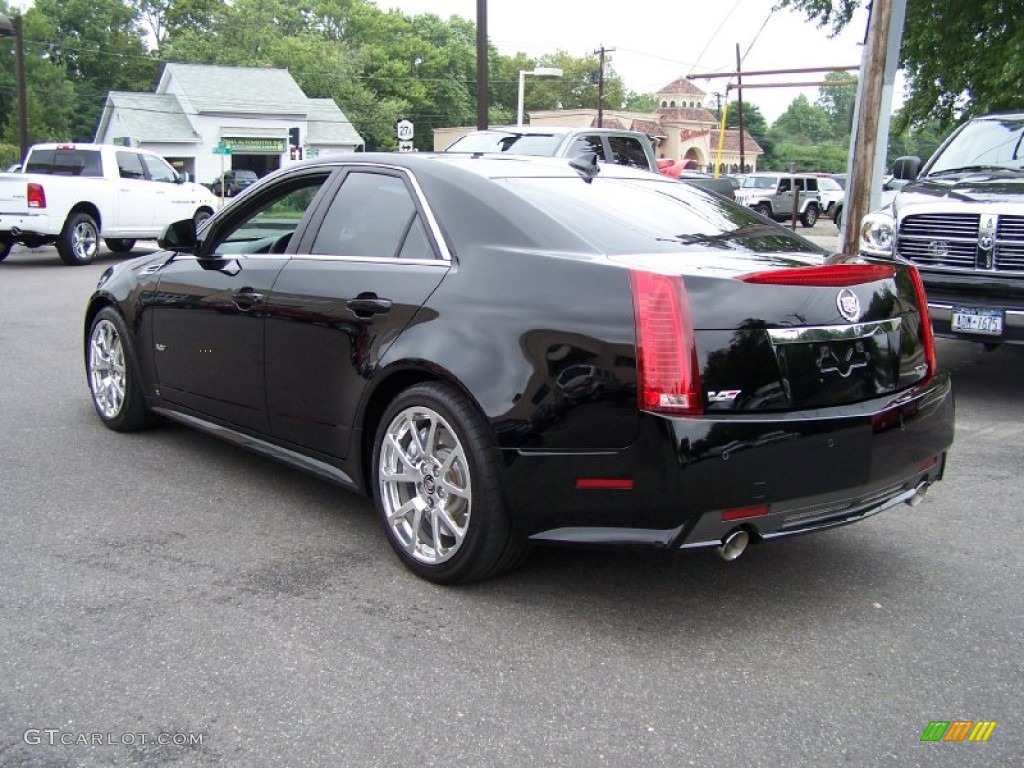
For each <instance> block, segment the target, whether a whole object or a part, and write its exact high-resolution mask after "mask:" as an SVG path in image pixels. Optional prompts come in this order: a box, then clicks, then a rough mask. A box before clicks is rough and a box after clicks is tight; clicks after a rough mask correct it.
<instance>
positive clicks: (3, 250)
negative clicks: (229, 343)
mask: <svg viewBox="0 0 1024 768" xmlns="http://www.w3.org/2000/svg"><path fill="white" fill-rule="evenodd" d="M13 247H14V241H13V240H0V261H3V260H4V259H6V258H7V257H8V256H10V255H11V248H13Z"/></svg>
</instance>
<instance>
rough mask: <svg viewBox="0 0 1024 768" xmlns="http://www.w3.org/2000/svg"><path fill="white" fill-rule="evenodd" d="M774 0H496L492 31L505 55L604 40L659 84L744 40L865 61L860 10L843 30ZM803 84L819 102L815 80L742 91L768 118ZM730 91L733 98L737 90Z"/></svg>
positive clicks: (391, 2)
mask: <svg viewBox="0 0 1024 768" xmlns="http://www.w3.org/2000/svg"><path fill="white" fill-rule="evenodd" d="M375 2H376V3H377V5H378V6H379V7H381V8H384V9H387V8H398V9H400V10H401V11H403V12H404V13H406V14H410V15H411V14H418V13H435V14H437V15H438V16H441V17H444V18H447V17H449V16H453V15H454V16H462V17H464V18H466V19H469V20H471V21H474V20H475V19H476V0H375ZM774 4H775V0H653V2H646V3H644V2H630V3H624V2H615V3H612V2H608V3H606V2H598V1H595V0H587V2H584V1H583V0H489V2H488V5H487V29H488V37H489V38H490V41H491V43H492V44H494V45H495V46H497V48H498V50H499V51H501V52H502V53H504V54H514V53H516V52H517V51H522V52H523V53H526V54H528V55H530V56H539V55H541V54H544V53H553V52H554V51H556V50H559V49H560V50H564V51H566V52H568V53H570V54H572V55H573V56H584V55H586V54H589V53H591V52H593V51H595V50H596V49H597V48H599V47H600V46H602V45H604V46H605V47H606V48H615V51H614V52H613V53H611V54H610V56H611V60H612V66H613V67H614V69H615V71H616V72H618V74H619V75H621V76H622V78H623V79H624V81H625V84H626V88H627V89H629V90H632V91H636V92H638V93H648V92H654V91H657V90H658V89H659V88H661V87H662V86H664V85H667V84H668V83H670V82H672V81H673V80H675V79H676V78H677V77H679V76H680V75H687V74H692V73H697V72H729V71H733V70H735V68H736V44H737V43H739V45H740V51H741V54H745V58H744V61H743V69H744V70H747V71H756V70H762V69H789V68H797V67H819V66H822V67H823V66H829V67H831V66H849V65H859V64H860V59H861V45H860V42H861V40H862V39H863V36H864V27H865V24H866V22H867V16H866V14H864V13H863V12H861V13H860V14H858V15H857V16H856V17H855V18H854V21H853V23H852V24H851V25H850V26H849V27H848V28H847V29H846V30H845V31H844V32H843V34H842V35H840V36H839V37H837V38H830V37H829V35H828V31H827V30H823V29H819V28H818V27H816V26H815V25H814V24H812V23H809V22H808V21H806V20H805V19H804V17H803V16H802V15H801V14H799V13H796V12H793V11H776V12H774V13H773V12H772V6H773V5H774ZM818 77H819V76H817V75H790V76H786V78H788V79H786V78H783V77H782V76H778V77H772V78H767V77H766V78H757V79H751V81H750V82H781V81H785V82H793V81H807V80H817V79H818ZM725 82H726V81H725V80H702V81H696V83H695V84H696V85H697V86H698V87H700V88H702V89H703V90H705V91H707V92H708V93H713V92H715V91H724V89H725V88H724V87H725ZM798 93H804V94H806V95H807V98H808V99H810V100H811V101H812V102H813V101H814V100H815V99H816V98H817V88H803V89H796V88H761V89H757V90H753V89H751V90H746V91H744V100H749V101H752V102H754V103H755V104H757V105H758V107H760V108H761V112H762V113H763V114H764V115H765V117H766V118H767V119H768V121H769V122H771V121H773V120H774V119H775V118H776V117H778V116H779V115H780V114H781V113H782V112H783V111H785V109H786V107H787V106H788V105H789V103H790V102H791V101H792V100H793V99H794V98H795V97H796V96H797V94H798ZM732 98H735V95H733V97H732Z"/></svg>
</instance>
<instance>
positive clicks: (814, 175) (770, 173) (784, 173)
mask: <svg viewBox="0 0 1024 768" xmlns="http://www.w3.org/2000/svg"><path fill="white" fill-rule="evenodd" d="M768 176H809V177H811V178H813V179H820V178H821V177H822V174H820V173H812V172H811V171H805V172H801V171H796V172H795V173H790V172H789V171H757V172H756V173H747V174H744V178H747V179H749V178H751V177H754V178H757V177H761V178H765V177H768Z"/></svg>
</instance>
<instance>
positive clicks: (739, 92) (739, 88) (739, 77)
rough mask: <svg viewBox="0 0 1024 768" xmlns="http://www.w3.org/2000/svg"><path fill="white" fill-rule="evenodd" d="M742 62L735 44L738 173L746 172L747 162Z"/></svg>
mask: <svg viewBox="0 0 1024 768" xmlns="http://www.w3.org/2000/svg"><path fill="white" fill-rule="evenodd" d="M742 64H743V62H742V61H740V44H739V43H736V99H737V100H738V101H739V105H738V106H739V109H738V110H737V111H738V113H739V119H740V173H746V172H747V161H746V157H745V156H744V154H743V68H742Z"/></svg>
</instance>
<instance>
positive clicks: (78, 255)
mask: <svg viewBox="0 0 1024 768" xmlns="http://www.w3.org/2000/svg"><path fill="white" fill-rule="evenodd" d="M99 250H100V230H99V227H97V226H96V220H95V219H94V218H93V217H92V216H90V215H89V214H88V213H82V212H78V213H72V214H71V215H70V216H68V220H67V221H65V222H64V229H63V230H61V233H60V237H59V238H57V253H58V254H59V255H60V258H61V261H63V262H64V263H65V264H70V265H72V266H78V265H80V264H88V263H89V262H91V261H92V260H93V259H95V258H96V254H97V253H99Z"/></svg>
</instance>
